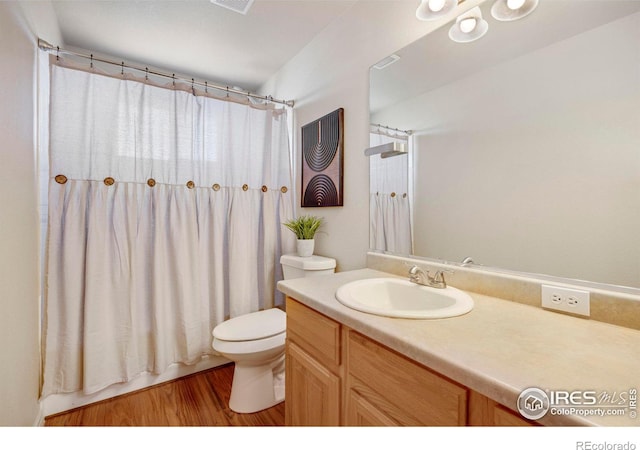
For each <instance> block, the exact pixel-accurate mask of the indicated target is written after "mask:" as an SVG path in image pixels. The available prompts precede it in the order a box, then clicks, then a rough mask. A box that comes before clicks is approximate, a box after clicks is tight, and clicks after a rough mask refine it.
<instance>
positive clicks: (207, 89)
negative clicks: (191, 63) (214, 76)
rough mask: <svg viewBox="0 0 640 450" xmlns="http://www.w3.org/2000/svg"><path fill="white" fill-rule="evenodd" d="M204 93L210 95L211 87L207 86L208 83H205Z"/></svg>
mask: <svg viewBox="0 0 640 450" xmlns="http://www.w3.org/2000/svg"><path fill="white" fill-rule="evenodd" d="M204 93H205V94H208V93H209V86H208V85H207V82H206V81H205V82H204Z"/></svg>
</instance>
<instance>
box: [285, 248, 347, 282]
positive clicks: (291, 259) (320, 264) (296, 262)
mask: <svg viewBox="0 0 640 450" xmlns="http://www.w3.org/2000/svg"><path fill="white" fill-rule="evenodd" d="M280 264H282V274H283V275H284V279H285V280H290V279H293V278H302V277H313V276H316V275H324V274H328V273H333V272H335V270H336V260H335V259H333V258H325V257H324V256H318V255H312V256H307V257H302V256H298V255H295V254H293V255H282V256H281V257H280Z"/></svg>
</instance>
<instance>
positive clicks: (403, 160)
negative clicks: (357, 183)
mask: <svg viewBox="0 0 640 450" xmlns="http://www.w3.org/2000/svg"><path fill="white" fill-rule="evenodd" d="M410 141H411V139H410V138H409V137H408V136H390V135H388V134H384V133H383V132H379V131H378V130H375V129H372V130H371V134H370V138H369V144H370V146H371V147H375V146H377V145H383V144H387V143H389V142H402V143H404V144H405V145H408V146H409V147H408V148H409V152H408V153H407V154H405V155H398V156H393V157H390V158H382V157H381V156H380V155H379V154H378V155H373V156H371V157H369V168H370V172H369V177H370V181H369V189H370V191H369V203H370V207H369V211H370V220H369V247H370V248H371V249H373V250H383V251H389V252H394V253H400V254H407V255H408V254H411V253H413V239H412V233H411V201H412V195H411V189H410V186H411V183H410V181H411V180H410V172H409V164H410V161H409V155H410V154H411V145H410V144H411V142H410Z"/></svg>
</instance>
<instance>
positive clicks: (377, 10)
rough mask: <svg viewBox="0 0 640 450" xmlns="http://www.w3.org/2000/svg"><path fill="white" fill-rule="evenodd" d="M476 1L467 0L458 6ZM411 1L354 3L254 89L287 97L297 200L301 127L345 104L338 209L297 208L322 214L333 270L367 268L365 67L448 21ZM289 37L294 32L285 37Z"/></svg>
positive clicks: (323, 245)
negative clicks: (421, 11) (423, 13)
mask: <svg viewBox="0 0 640 450" xmlns="http://www.w3.org/2000/svg"><path fill="white" fill-rule="evenodd" d="M478 3H480V1H478V0H468V1H466V2H465V3H464V4H463V5H462V6H461V7H460V9H459V10H458V11H460V10H466V9H469V8H471V7H472V6H475V5H477V4H478ZM417 6H418V2H417V1H414V0H379V1H376V0H371V1H367V0H361V1H358V2H357V3H356V4H354V6H352V7H351V8H350V9H349V10H348V11H346V12H345V14H344V15H343V16H341V17H340V18H338V19H337V20H336V21H334V22H333V23H331V24H330V25H329V26H328V27H327V28H326V29H325V30H324V31H323V32H322V33H320V34H319V35H318V37H317V38H316V39H315V40H313V41H312V42H311V43H310V44H308V45H307V46H306V47H305V48H304V49H303V50H302V51H301V52H300V53H298V55H296V56H295V57H294V58H293V59H291V60H290V61H289V62H288V63H287V64H286V65H285V66H284V67H283V68H282V69H281V70H280V71H279V72H278V73H277V74H276V75H275V76H274V77H272V79H271V80H269V82H267V83H266V84H265V85H264V86H263V87H262V89H261V91H262V92H265V93H268V94H271V95H273V96H274V97H277V98H286V99H294V100H295V101H296V107H295V124H294V126H295V130H296V135H295V150H296V155H297V161H296V162H295V164H296V165H295V170H296V191H297V192H296V194H297V196H298V205H299V204H300V201H299V200H300V199H299V197H300V142H301V132H300V127H302V126H303V125H305V124H307V123H309V122H311V121H313V120H315V119H318V118H320V117H322V116H324V115H325V114H327V113H329V112H331V111H334V110H335V109H337V108H344V122H345V151H344V206H343V207H331V208H300V207H299V206H298V214H314V215H318V216H322V217H324V218H325V219H326V222H327V224H326V226H325V227H323V230H324V231H325V232H326V234H321V235H318V236H317V239H316V241H317V242H316V251H315V253H316V254H320V255H325V256H330V257H333V258H336V259H337V261H338V270H351V269H357V268H362V267H365V266H366V252H367V250H368V248H369V231H368V230H369V198H368V193H369V162H368V161H367V159H366V158H365V156H364V150H365V149H366V148H367V147H369V67H370V66H371V65H373V64H375V63H376V62H378V61H379V60H381V59H382V58H384V57H386V56H388V55H389V54H391V53H393V52H394V51H397V50H399V49H400V48H402V47H404V46H406V45H407V44H409V43H411V42H412V41H414V40H415V39H417V38H419V37H420V36H423V35H424V34H426V33H428V32H430V31H432V30H434V29H435V28H436V27H437V26H440V25H441V24H442V23H444V22H446V21H448V20H449V18H450V17H453V15H450V17H449V18H447V19H445V20H443V21H438V22H420V21H418V20H417V19H416V18H415V10H416V8H417ZM292 39H295V36H292Z"/></svg>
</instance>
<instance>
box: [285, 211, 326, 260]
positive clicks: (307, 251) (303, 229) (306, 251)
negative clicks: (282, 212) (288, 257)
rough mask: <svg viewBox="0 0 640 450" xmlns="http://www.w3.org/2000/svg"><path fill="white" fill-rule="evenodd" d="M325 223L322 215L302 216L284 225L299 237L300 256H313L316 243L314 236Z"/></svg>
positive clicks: (298, 248)
mask: <svg viewBox="0 0 640 450" xmlns="http://www.w3.org/2000/svg"><path fill="white" fill-rule="evenodd" d="M322 223H323V219H322V217H316V216H300V217H298V218H297V219H291V220H289V221H287V222H285V223H283V225H284V226H285V227H287V228H289V229H290V230H291V231H293V233H294V234H295V235H296V237H297V238H298V244H297V250H298V256H311V255H313V249H314V245H315V240H314V236H315V235H316V232H317V231H318V228H320V226H321V225H322Z"/></svg>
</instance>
